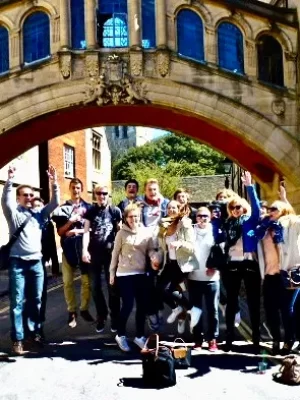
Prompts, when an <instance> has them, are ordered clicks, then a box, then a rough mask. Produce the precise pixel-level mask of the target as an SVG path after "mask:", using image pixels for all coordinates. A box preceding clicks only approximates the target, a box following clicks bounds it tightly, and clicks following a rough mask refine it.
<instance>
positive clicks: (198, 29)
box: [177, 10, 204, 61]
mask: <svg viewBox="0 0 300 400" xmlns="http://www.w3.org/2000/svg"><path fill="white" fill-rule="evenodd" d="M177 47H178V53H179V54H180V55H181V56H184V57H189V58H193V59H194V60H198V61H203V60H204V43H203V23H202V19H201V18H200V17H199V16H198V15H197V14H196V13H195V12H193V11H191V10H182V11H180V12H179V13H178V15H177Z"/></svg>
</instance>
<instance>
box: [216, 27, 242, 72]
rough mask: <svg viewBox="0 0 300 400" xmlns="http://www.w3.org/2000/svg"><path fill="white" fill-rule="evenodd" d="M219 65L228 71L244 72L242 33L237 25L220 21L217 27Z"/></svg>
mask: <svg viewBox="0 0 300 400" xmlns="http://www.w3.org/2000/svg"><path fill="white" fill-rule="evenodd" d="M218 55H219V66H220V67H221V68H224V69H228V70H229V71H232V72H236V73H240V74H243V73H244V44H243V35H242V32H241V31H240V30H239V28H238V27H237V26H235V25H234V24H231V23H230V22H222V23H221V24H220V25H219V27H218Z"/></svg>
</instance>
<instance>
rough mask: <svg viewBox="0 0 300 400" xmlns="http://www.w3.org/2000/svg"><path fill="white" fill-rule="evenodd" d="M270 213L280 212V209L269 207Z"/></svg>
mask: <svg viewBox="0 0 300 400" xmlns="http://www.w3.org/2000/svg"><path fill="white" fill-rule="evenodd" d="M268 211H269V212H274V211H278V208H277V207H269V208H268Z"/></svg>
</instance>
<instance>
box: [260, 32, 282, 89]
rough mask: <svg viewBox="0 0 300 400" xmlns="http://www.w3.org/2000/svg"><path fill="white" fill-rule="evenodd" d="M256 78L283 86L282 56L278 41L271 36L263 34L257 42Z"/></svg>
mask: <svg viewBox="0 0 300 400" xmlns="http://www.w3.org/2000/svg"><path fill="white" fill-rule="evenodd" d="M257 58H258V79H259V80H261V81H264V82H268V83H272V84H273V85H278V86H283V85H284V77H283V57H282V47H281V45H280V43H279V42H278V41H277V40H276V39H274V38H273V37H272V36H269V35H264V36H261V37H260V38H259V41H258V43H257Z"/></svg>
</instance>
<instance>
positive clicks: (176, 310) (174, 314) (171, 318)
mask: <svg viewBox="0 0 300 400" xmlns="http://www.w3.org/2000/svg"><path fill="white" fill-rule="evenodd" d="M182 311H183V308H182V307H181V306H178V307H176V308H174V310H172V313H171V314H170V315H169V316H168V318H167V323H168V324H172V323H173V322H174V321H175V320H176V318H177V317H178V315H179V314H181V313H182Z"/></svg>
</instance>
